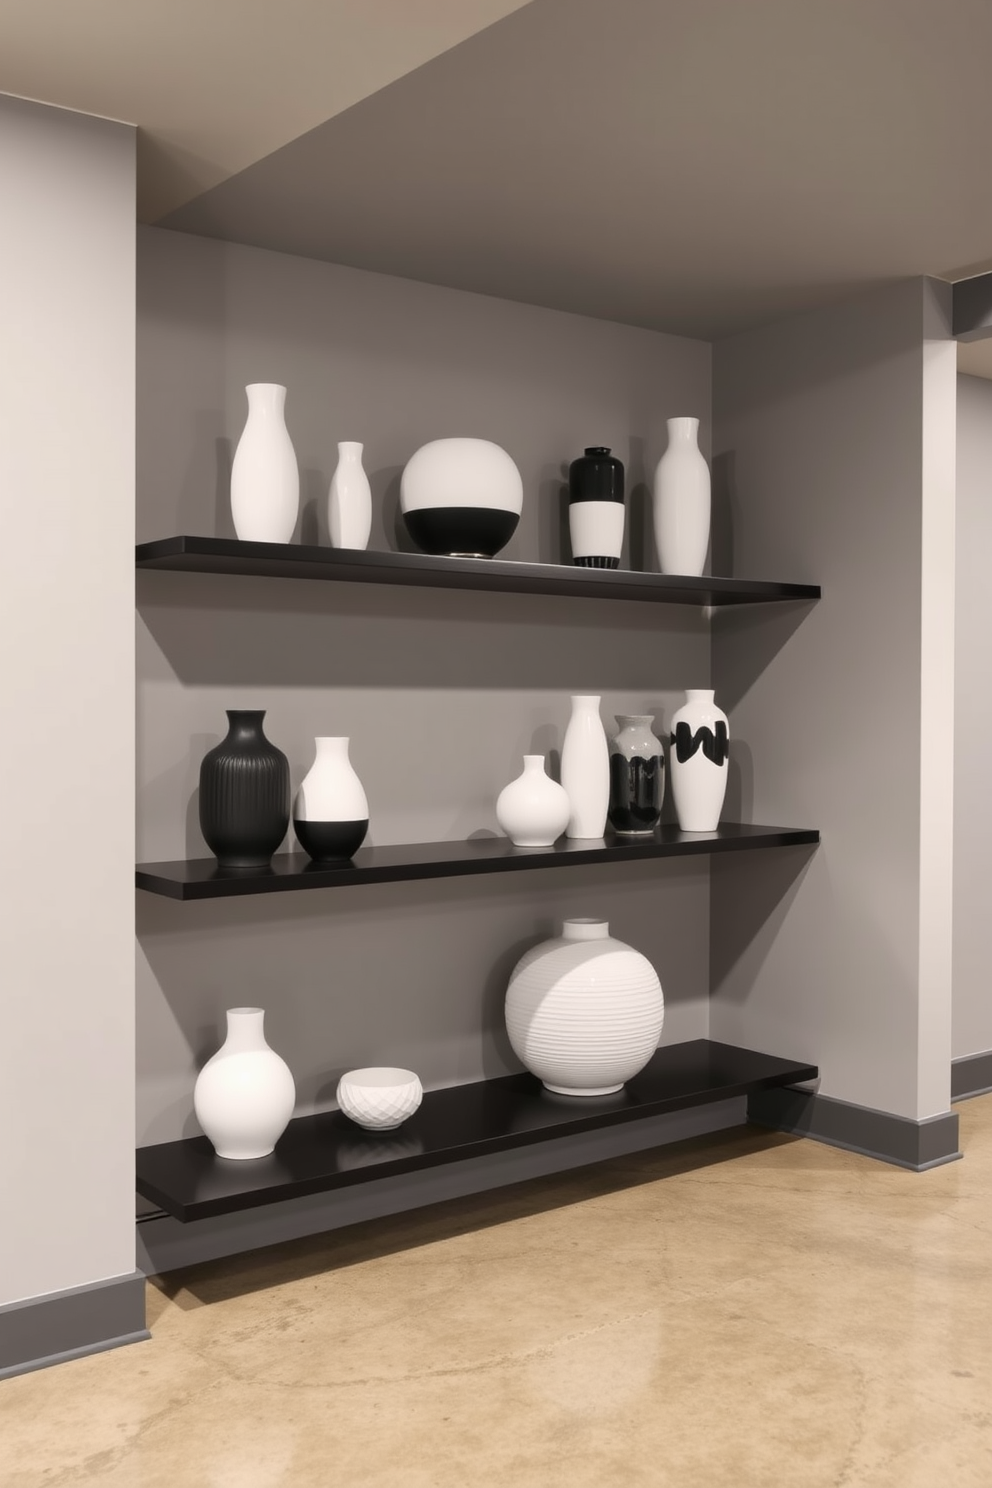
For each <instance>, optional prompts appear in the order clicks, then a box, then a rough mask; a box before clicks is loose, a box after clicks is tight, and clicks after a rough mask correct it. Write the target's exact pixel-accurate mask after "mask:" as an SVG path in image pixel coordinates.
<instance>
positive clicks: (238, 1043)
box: [224, 1007, 265, 1054]
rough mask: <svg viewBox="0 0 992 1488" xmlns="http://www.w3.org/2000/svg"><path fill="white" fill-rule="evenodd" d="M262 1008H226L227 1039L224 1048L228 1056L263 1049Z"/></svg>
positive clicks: (263, 1013)
mask: <svg viewBox="0 0 992 1488" xmlns="http://www.w3.org/2000/svg"><path fill="white" fill-rule="evenodd" d="M264 1022H265V1009H264V1008H250V1007H244V1008H228V1010H227V1038H226V1040H225V1042H224V1048H225V1050H226V1051H227V1052H228V1053H229V1054H232V1053H234V1054H238V1053H241V1052H243V1051H244V1050H247V1049H262V1048H264V1047H265V1033H264V1030H263V1025H264Z"/></svg>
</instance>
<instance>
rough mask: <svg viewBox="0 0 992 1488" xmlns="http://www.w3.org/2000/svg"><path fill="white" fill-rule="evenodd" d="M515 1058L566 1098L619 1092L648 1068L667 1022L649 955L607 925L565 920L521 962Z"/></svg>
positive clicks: (512, 1030) (513, 1014) (512, 1012)
mask: <svg viewBox="0 0 992 1488" xmlns="http://www.w3.org/2000/svg"><path fill="white" fill-rule="evenodd" d="M505 1012H506V1031H507V1033H508V1034H509V1036H510V1043H511V1044H512V1045H513V1050H514V1053H515V1054H516V1055H517V1058H518V1059H519V1060H520V1061H521V1063H522V1064H524V1065H525V1066H526V1067H527V1069H529V1070H530V1071H531V1073H532V1074H535V1075H537V1077H538V1079H540V1080H541V1081H543V1083H544V1085H545V1086H546V1087H547V1089H548V1090H553V1091H555V1092H557V1093H558V1094H559V1095H583V1096H589V1095H612V1094H613V1093H614V1092H615V1091H617V1090H620V1089H622V1087H623V1084H624V1081H625V1080H630V1079H631V1078H632V1077H633V1076H634V1075H636V1074H637V1072H638V1070H641V1069H643V1068H644V1066H645V1065H646V1064H647V1062H648V1060H649V1059H650V1058H651V1056H652V1054H653V1053H654V1051H655V1049H656V1048H657V1047H658V1040H659V1039H660V1037H661V1030H662V1025H663V1024H664V1021H665V1001H664V997H663V996H662V991H661V983H660V982H659V980H658V976H657V973H656V972H655V969H654V967H653V966H652V965H651V963H650V961H649V960H648V959H647V957H646V956H642V955H641V953H640V952H639V951H635V950H633V949H632V947H631V946H629V945H625V944H624V942H623V941H622V940H614V939H612V937H611V936H610V927H609V925H608V924H607V922H606V920H566V921H565V923H564V925H563V926H562V931H561V935H560V936H559V937H558V938H557V939H555V940H547V941H545V942H544V943H543V944H542V945H539V946H535V947H534V949H533V950H530V951H528V952H527V954H526V955H525V956H523V957H522V958H521V960H520V961H518V962H517V965H516V966H515V968H514V970H513V974H512V976H511V977H510V985H509V987H508V988H507V993H506V1009H505Z"/></svg>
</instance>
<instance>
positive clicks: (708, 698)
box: [685, 687, 716, 703]
mask: <svg viewBox="0 0 992 1488" xmlns="http://www.w3.org/2000/svg"><path fill="white" fill-rule="evenodd" d="M685 695H686V697H687V698H688V699H689V701H690V702H694V701H695V700H696V698H700V699H701V700H702V701H703V702H705V703H711V702H712V701H713V699H714V697H715V696H716V688H715V687H687V688H686V690H685Z"/></svg>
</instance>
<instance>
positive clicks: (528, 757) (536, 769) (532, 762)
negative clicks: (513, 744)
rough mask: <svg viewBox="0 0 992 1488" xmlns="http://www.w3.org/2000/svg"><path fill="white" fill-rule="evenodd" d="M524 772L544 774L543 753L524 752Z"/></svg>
mask: <svg viewBox="0 0 992 1488" xmlns="http://www.w3.org/2000/svg"><path fill="white" fill-rule="evenodd" d="M524 774H525V775H543V774H544V755H543V754H525V755H524Z"/></svg>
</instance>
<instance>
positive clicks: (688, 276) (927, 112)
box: [0, 0, 992, 370]
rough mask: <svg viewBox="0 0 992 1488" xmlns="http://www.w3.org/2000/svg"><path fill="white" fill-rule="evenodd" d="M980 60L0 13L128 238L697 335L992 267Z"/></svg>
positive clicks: (406, 18) (436, 20) (784, 41)
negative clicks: (132, 180) (125, 203)
mask: <svg viewBox="0 0 992 1488" xmlns="http://www.w3.org/2000/svg"><path fill="white" fill-rule="evenodd" d="M990 55H992V5H990V4H989V3H988V0H747V3H742V0H530V3H529V4H520V3H517V4H508V3H505V0H350V3H342V0H337V3H334V0H281V3H280V4H279V5H276V4H274V3H273V0H211V3H210V4H209V5H204V4H203V3H202V0H147V3H142V4H141V5H136V4H134V0H88V3H87V4H86V5H85V6H84V5H80V4H79V3H78V0H56V3H43V4H39V3H38V0H17V3H15V0H0V90H4V91H8V92H15V93H21V94H23V95H26V96H31V97H38V98H44V99H46V100H47V101H51V102H55V103H59V104H63V105H65V106H68V107H74V108H82V109H86V110H87V111H89V112H97V113H104V114H109V115H111V116H113V117H120V118H126V119H129V120H131V121H132V122H136V123H137V124H138V125H139V126H140V130H141V133H140V135H139V139H140V141H141V154H140V165H139V175H140V203H141V214H142V216H143V218H144V219H145V220H147V221H155V222H160V223H162V224H163V225H165V226H168V227H173V228H178V229H180V230H183V231H188V232H196V233H204V234H208V235H213V236H220V237H229V238H232V239H236V240H238V241H242V242H247V243H253V244H258V245H260V246H264V247H268V248H273V249H279V250H283V251H287V252H293V253H302V254H306V255H309V256H312V257H317V258H326V259H330V260H333V261H336V262H340V263H346V264H354V265H358V266H361V267H364V268H371V269H376V270H381V271H384V272H388V273H393V274H399V275H404V276H407V277H411V278H415V279H422V280H426V281H429V282H434V283H442V284H448V285H454V286H459V287H462V288H465V289H470V290H476V291H480V292H482V293H486V294H494V295H501V296H505V297H508V298H511V299H517V300H523V301H528V302H533V303H537V304H542V305H550V306H555V307H558V308H561V309H566V310H574V311H578V312H581V313H584V314H589V315H597V316H603V317H606V318H608V319H614V320H621V321H627V322H630V323H633V324H638V325H645V326H650V327H654V328H658V329H664V330H672V331H678V332H683V333H685V334H690V335H696V336H705V337H714V336H719V335H724V334H727V333H730V332H733V331H735V330H737V329H740V328H743V327H746V326H749V325H754V324H757V323H761V322H763V321H766V320H770V319H774V318H777V317H779V316H781V315H783V314H788V313H792V312H794V311H797V310H801V309H804V308H812V307H813V306H816V305H819V304H823V303H824V302H828V301H830V300H831V299H836V298H840V297H843V296H846V295H848V294H850V293H853V292H856V291H858V290H860V289H864V288H869V287H871V286H874V285H878V284H882V283H885V282H888V281H891V280H894V279H898V278H902V277H904V276H907V275H917V274H934V275H937V276H942V277H946V278H958V277H963V276H965V275H966V274H968V273H974V272H977V271H978V270H980V269H984V268H986V267H988V266H989V265H990V263H992V192H990V191H988V190H985V189H984V188H985V183H986V179H987V173H988V171H987V158H988V141H989V140H990V139H992V89H989V88H988V85H987V71H988V68H987V58H988V57H989V56H990ZM968 355H971V353H970V352H969V353H968ZM969 370H976V369H969Z"/></svg>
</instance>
